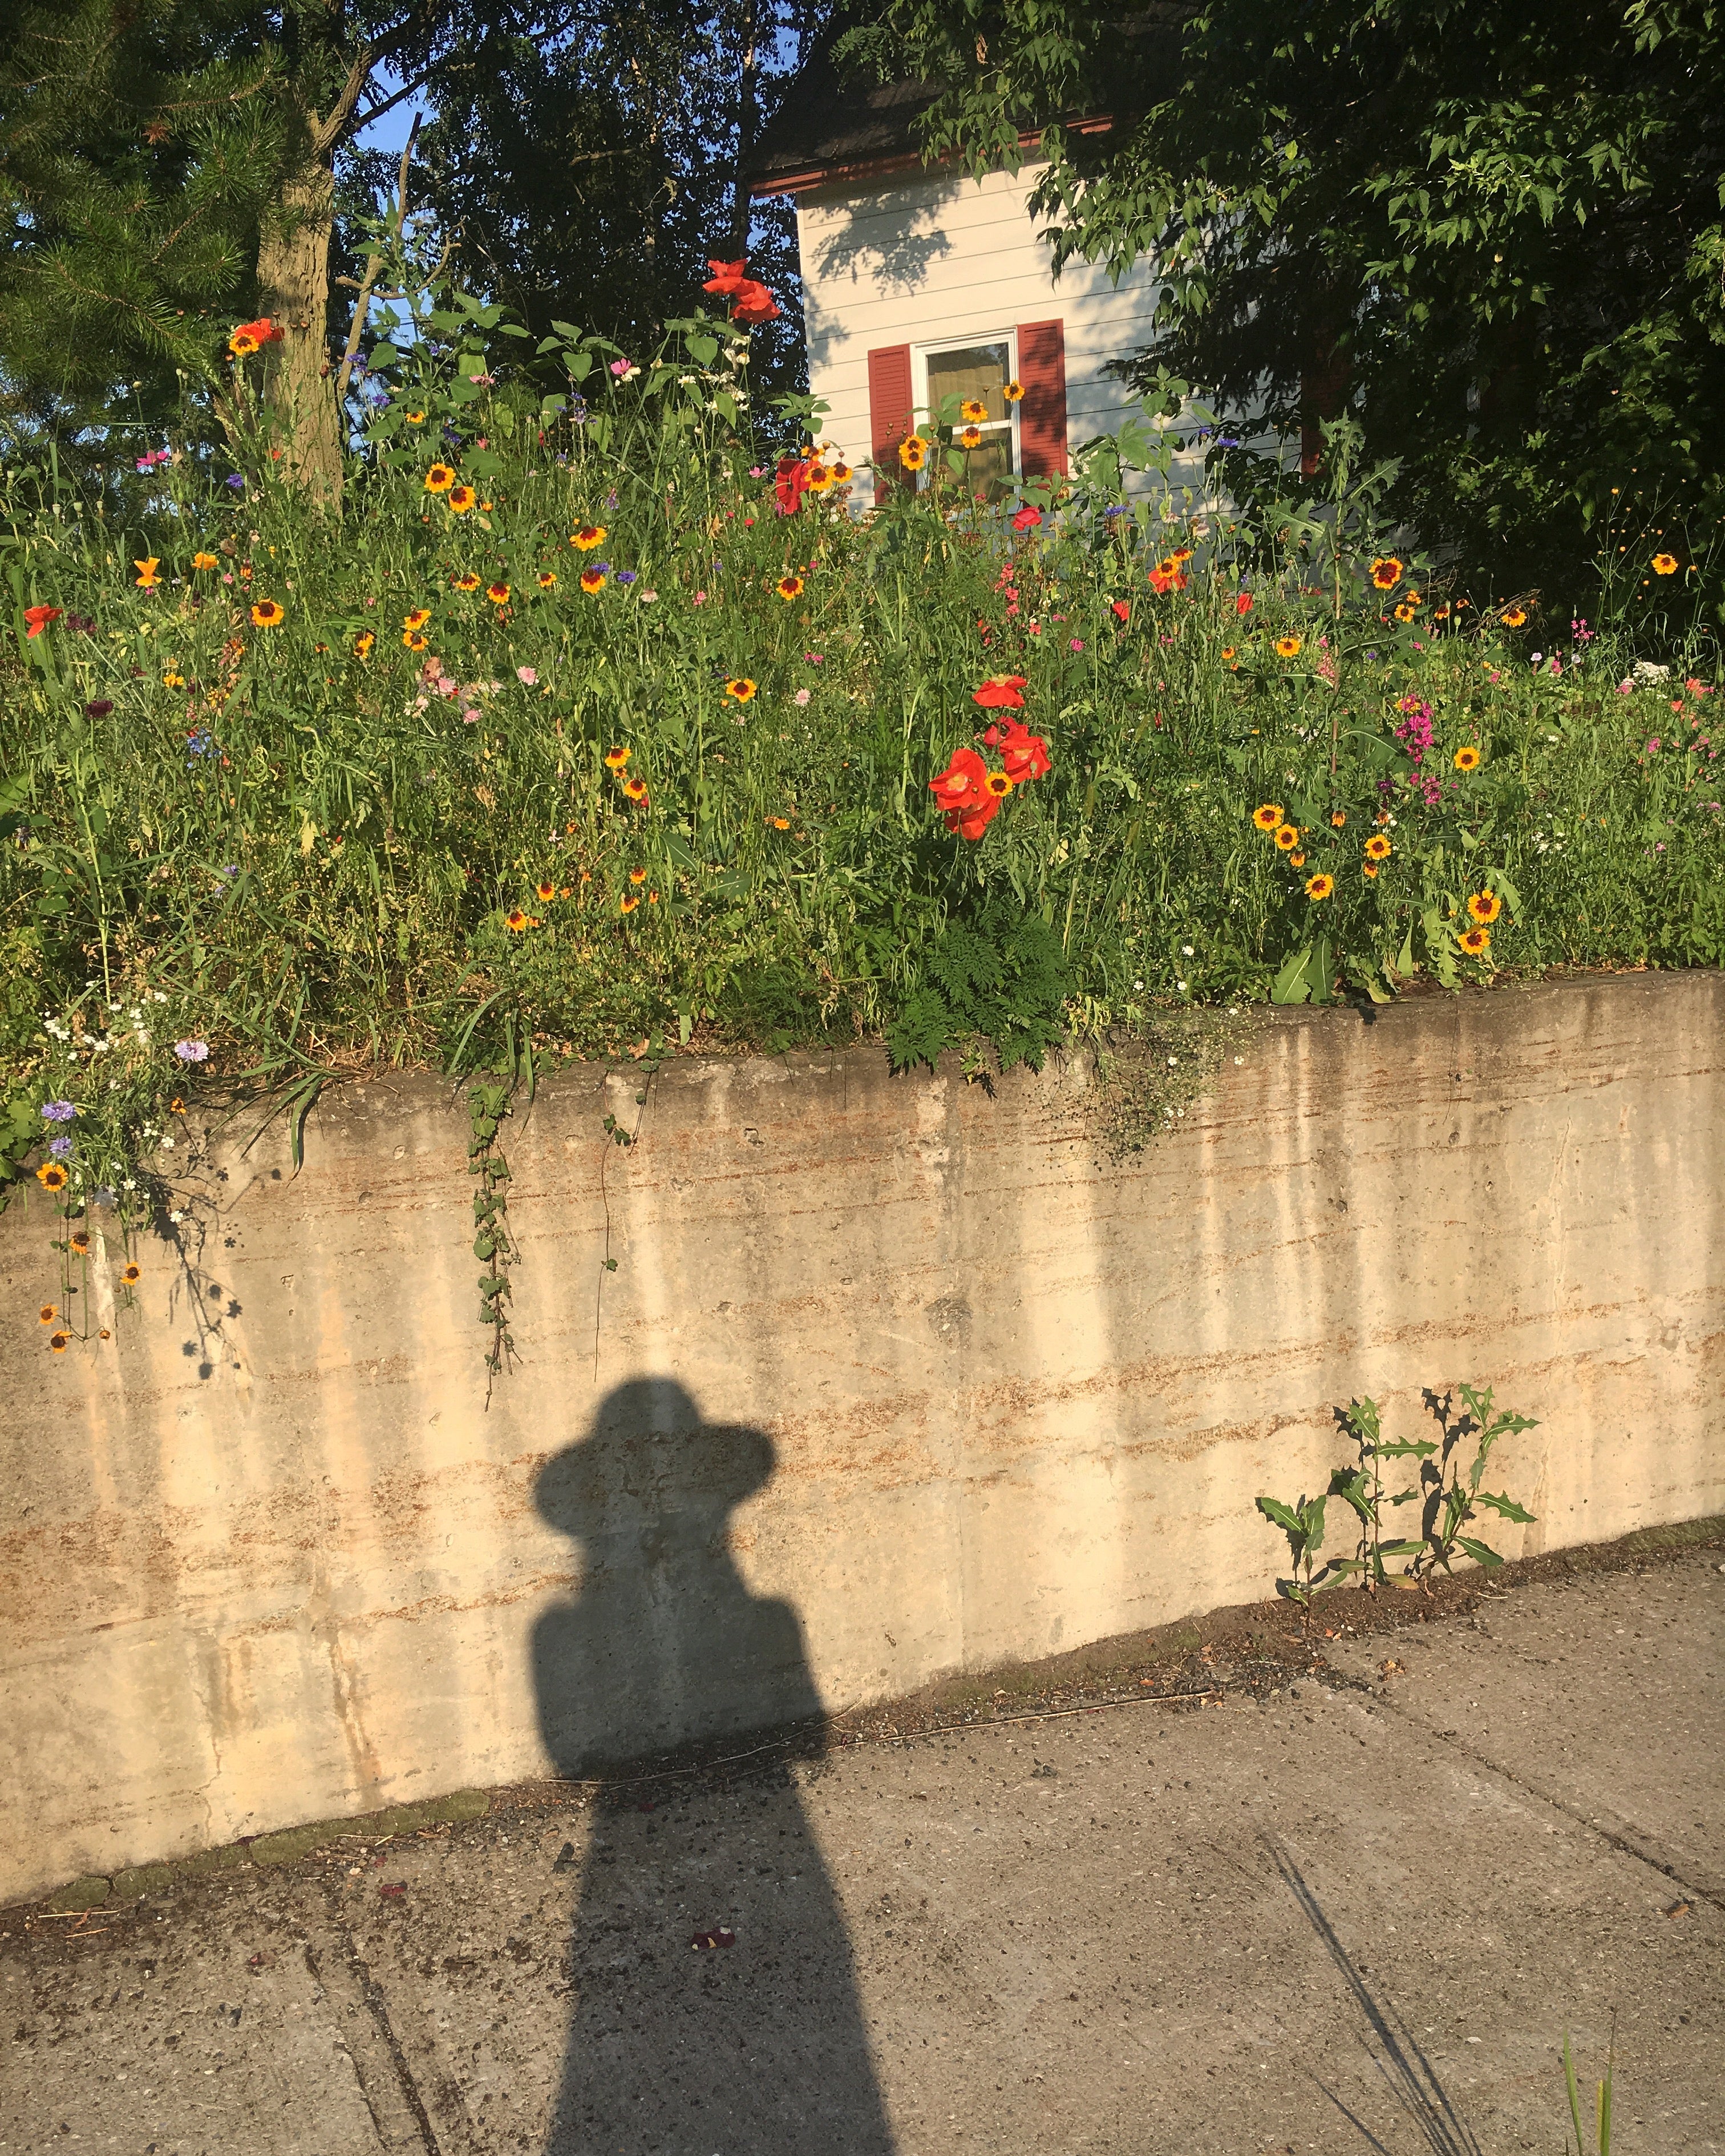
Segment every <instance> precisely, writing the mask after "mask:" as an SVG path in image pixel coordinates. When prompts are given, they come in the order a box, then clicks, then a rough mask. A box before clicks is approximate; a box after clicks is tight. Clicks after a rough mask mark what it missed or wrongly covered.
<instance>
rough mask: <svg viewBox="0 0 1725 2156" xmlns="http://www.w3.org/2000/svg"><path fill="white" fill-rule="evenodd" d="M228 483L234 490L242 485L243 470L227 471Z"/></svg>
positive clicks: (243, 482) (243, 479)
mask: <svg viewBox="0 0 1725 2156" xmlns="http://www.w3.org/2000/svg"><path fill="white" fill-rule="evenodd" d="M228 485H229V486H231V487H234V488H235V489H236V490H237V489H239V488H240V487H243V486H244V485H245V474H244V472H229V473H228Z"/></svg>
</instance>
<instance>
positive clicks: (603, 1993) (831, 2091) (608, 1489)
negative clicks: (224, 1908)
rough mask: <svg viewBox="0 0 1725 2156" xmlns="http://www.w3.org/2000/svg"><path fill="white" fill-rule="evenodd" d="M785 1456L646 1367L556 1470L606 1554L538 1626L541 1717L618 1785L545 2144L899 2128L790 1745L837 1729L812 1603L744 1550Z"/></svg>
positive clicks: (589, 2147) (869, 2137)
mask: <svg viewBox="0 0 1725 2156" xmlns="http://www.w3.org/2000/svg"><path fill="white" fill-rule="evenodd" d="M772 1472H773V1445H772V1441H771V1440H770V1439H768V1437H767V1436H766V1435H765V1434H764V1433H763V1432H762V1431H760V1430H749V1429H743V1428H726V1427H720V1426H715V1425H712V1424H706V1423H704V1422H703V1421H702V1419H701V1414H700V1411H699V1409H697V1408H696V1404H695V1403H694V1401H693V1400H692V1399H691V1398H690V1396H689V1395H688V1394H687V1393H686V1392H685V1391H684V1390H683V1389H682V1387H681V1386H680V1385H678V1384H676V1383H674V1382H673V1381H671V1380H670V1379H668V1378H639V1379H636V1380H634V1381H633V1382H631V1383H628V1384H625V1385H622V1386H619V1388H618V1389H616V1390H615V1391H614V1392H613V1393H611V1394H609V1395H608V1397H607V1399H605V1400H604V1402H603V1404H602V1405H601V1407H600V1409H599V1411H598V1414H597V1415H596V1417H595V1418H594V1421H593V1428H592V1430H591V1431H590V1432H589V1433H588V1435H587V1437H585V1438H584V1439H583V1440H582V1442H581V1443H580V1444H578V1445H572V1446H571V1447H570V1448H569V1449H568V1450H567V1451H564V1452H562V1453H559V1454H558V1455H557V1456H556V1457H555V1458H554V1459H552V1460H550V1461H549V1462H548V1463H547V1466H545V1468H544V1469H543V1470H542V1472H541V1474H540V1476H539V1478H538V1481H537V1484H536V1489H535V1498H536V1503H537V1505H538V1508H539V1510H540V1512H542V1515H543V1516H544V1517H545V1518H546V1519H547V1520H548V1521H549V1522H551V1524H552V1526H553V1527H557V1529H558V1530H559V1531H560V1532H562V1533H564V1534H567V1535H569V1536H571V1537H573V1538H574V1540H575V1541H576V1542H577V1543H578V1544H579V1545H580V1548H581V1552H582V1555H583V1561H584V1562H583V1573H582V1581H581V1587H580V1590H579V1593H578V1595H577V1596H576V1598H575V1599H574V1600H572V1601H571V1602H568V1603H565V1604H561V1605H560V1606H558V1607H557V1608H556V1609H552V1610H550V1611H548V1612H547V1614H545V1615H544V1616H543V1617H542V1618H541V1620H539V1623H538V1625H536V1627H535V1630H534V1634H533V1675H534V1682H535V1686H536V1697H537V1700H538V1707H539V1720H540V1727H541V1729H542V1732H543V1734H544V1738H545V1743H546V1747H547V1750H548V1751H549V1752H550V1753H551V1756H552V1759H553V1760H554V1761H555V1762H556V1764H557V1772H558V1774H561V1775H562V1776H565V1777H566V1778H567V1779H572V1780H573V1779H597V1780H598V1781H599V1782H600V1783H601V1785H602V1786H601V1789H600V1791H599V1794H598V1801H597V1803H596V1804H595V1807H594V1810H593V1819H592V1833H591V1837H590V1840H589V1842H588V1850H587V1854H586V1858H585V1861H584V1863H583V1871H582V1881H581V1895H580V1901H579V1905H578V1909H577V1912H576V1917H575V1928H574V1934H573V1938H572V1943H571V1948H570V1957H569V1963H568V1968H567V1974H568V1975H569V1977H570V1979H571V1982H572V1987H573V1997H574V2010H573V2014H572V2020H571V2026H570V2031H569V2043H568V2050H567V2056H566V2058H565V2061H564V2067H563V2076H562V2086H561V2088H560V2090H559V2092H558V2096H557V2104H556V2107H555V2111H554V2113H553V2117H552V2127H551V2132H550V2137H549V2139H548V2141H547V2156H588V2152H592V2156H600V2152H603V2156H612V2153H613V2152H615V2151H619V2150H621V2151H624V2152H627V2156H715V2152H718V2153H719V2156H793V2152H794V2153H795V2156H808V2152H809V2150H811V2149H817V2148H818V2149H820V2150H822V2151H823V2152H829V2156H889V2152H891V2148H892V2147H893V2141H892V2137H891V2133H890V2132H889V2130H888V2128H887V2124H886V2114H885V2111H884V2108H883V2106H882V2103H881V2099H880V2092H879V2089H878V2087H877V2086H876V2082H875V2070H874V2064H873V2061H872V2059H871V2057H870V2051H869V2045H868V2040H867V2036H866V2034H865V2029H864V2025H863V2018H862V2009H861V2005H860V2000H859V1999H858V1996H857V1990H856V1982H855V1969H854V1965H853V1960H852V1955H851V1948H850V1937H849V1933H848V1932H847V1930H846V1928H845V1920H844V1917H843V1915H842V1914H841V1912H840V1911H839V1905H838V1901H837V1897H835V1895H834V1892H833V1887H832V1883H831V1881H830V1880H829V1878H828V1876H827V1872H826V1867H825V1865H824V1862H823V1861H822V1858H821V1854H820V1850H819V1845H818V1844H817V1842H816V1840H815V1839H814V1835H813V1834H812V1833H811V1832H810V1830H809V1823H808V1820H807V1819H806V1817H805V1816H804V1814H803V1806H802V1802H801V1798H800V1794H799V1789H798V1779H797V1778H796V1777H795V1776H794V1775H793V1774H792V1773H790V1772H789V1771H788V1768H787V1762H788V1761H790V1760H803V1761H819V1759H821V1758H823V1757H824V1753H825V1749H826V1732H825V1727H824V1722H823V1720H822V1708H821V1702H820V1699H819V1694H818V1693H817V1692H816V1691H815V1688H814V1681H813V1679H812V1678H811V1676H809V1666H808V1661H807V1657H806V1655H805V1653H804V1650H803V1628H802V1625H801V1624H800V1622H799V1621H798V1617H797V1614H796V1612H795V1610H794V1609H793V1608H792V1607H791V1606H790V1604H788V1603H785V1602H779V1601H774V1600H771V1599H767V1598H764V1597H762V1596H757V1595H754V1594H751V1593H750V1592H749V1589H748V1588H747V1584H745V1582H744V1581H743V1578H742V1575H741V1574H740V1573H739V1572H738V1571H737V1567H736V1564H735V1563H734V1562H733V1560H732V1554H731V1543H732V1524H731V1520H732V1513H733V1512H735V1511H736V1509H737V1507H738V1506H740V1505H741V1504H742V1503H743V1502H744V1501H746V1500H747V1499H748V1498H749V1497H751V1496H753V1495H755V1493H756V1492H757V1491H760V1490H762V1489H763V1488H764V1487H765V1486H766V1485H767V1483H768V1481H769V1479H770V1478H771V1476H772ZM768 1732H774V1733H776V1734H777V1735H778V1736H779V1737H780V1738H781V1739H782V1741H781V1742H779V1743H774V1744H773V1745H770V1746H768V1747H767V1748H765V1749H763V1750H762V1753H760V1755H759V1760H760V1762H762V1764H757V1763H755V1762H746V1763H742V1764H741V1766H740V1768H732V1769H725V1770H720V1771H718V1772H716V1773H715V1772H713V1771H708V1772H706V1773H703V1774H696V1775H682V1776H675V1777H670V1778H669V1779H663V1780H657V1781H653V1780H642V1779H639V1777H640V1775H641V1774H642V1773H643V1772H644V1771H645V1772H647V1773H649V1774H650V1773H651V1772H652V1771H653V1756H654V1755H655V1753H664V1752H666V1751H668V1750H670V1749H671V1748H674V1747H676V1746H679V1745H681V1744H685V1743H688V1742H689V1741H691V1740H693V1739H701V1738H734V1739H735V1740H736V1741H735V1743H727V1744H726V1746H725V1749H726V1751H727V1752H729V1751H746V1750H747V1748H748V1747H749V1742H750V1739H751V1737H753V1738H755V1740H756V1741H757V1742H760V1743H763V1744H765V1741H766V1738H767V1736H768ZM630 1763H634V1773H633V1774H631V1773H630V1772H629V1764H630ZM643 1763H644V1766H643ZM696 1942H699V1943H696Z"/></svg>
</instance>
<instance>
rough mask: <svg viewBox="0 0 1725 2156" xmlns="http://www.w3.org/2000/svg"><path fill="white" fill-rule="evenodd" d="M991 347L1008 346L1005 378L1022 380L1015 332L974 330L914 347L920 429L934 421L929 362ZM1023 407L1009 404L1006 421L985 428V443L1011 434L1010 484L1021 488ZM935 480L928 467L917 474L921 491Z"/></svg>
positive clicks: (913, 377) (914, 399) (913, 395)
mask: <svg viewBox="0 0 1725 2156" xmlns="http://www.w3.org/2000/svg"><path fill="white" fill-rule="evenodd" d="M989 344H1004V346H1006V377H1005V378H1006V380H1007V381H1008V382H1016V381H1017V380H1018V379H1019V333H1018V331H1017V330H1015V329H999V330H973V331H971V333H970V335H969V336H952V337H937V338H935V339H934V340H932V341H931V342H929V343H927V344H916V343H913V344H912V345H911V406H912V408H913V409H914V410H915V411H916V412H919V413H922V414H923V415H924V417H923V418H922V419H919V420H918V421H917V424H918V425H919V426H922V425H932V419H931V418H929V417H928V416H927V415H928V362H929V361H930V360H931V359H938V358H939V357H941V355H942V352H974V351H976V350H977V348H978V346H982V345H989ZM1022 408H1023V407H1022V405H1021V404H1009V405H1008V406H1007V408H1006V418H1005V419H1004V421H1002V420H999V419H990V420H988V421H987V422H986V423H984V425H983V439H984V440H985V441H986V440H987V439H988V436H989V435H991V434H999V433H1001V432H1002V431H1003V430H1004V431H1005V432H1006V433H1007V434H1009V437H1010V439H1011V443H1012V473H1011V480H1010V484H1011V485H1014V486H1016V485H1019V482H1020V481H1021V480H1023V478H1024V449H1023V445H1022V444H1021V443H1020V441H1019V412H1020V411H1021V410H1022ZM931 480H932V473H931V472H930V471H929V470H927V468H925V469H924V470H922V471H920V472H918V473H917V474H916V485H917V487H918V489H919V490H920V489H922V488H923V487H926V486H927V485H929V483H930V481H931Z"/></svg>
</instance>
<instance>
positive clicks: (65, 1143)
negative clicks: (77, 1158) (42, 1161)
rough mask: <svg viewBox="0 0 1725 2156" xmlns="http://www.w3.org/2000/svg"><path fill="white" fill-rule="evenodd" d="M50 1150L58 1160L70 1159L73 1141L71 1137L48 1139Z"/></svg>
mask: <svg viewBox="0 0 1725 2156" xmlns="http://www.w3.org/2000/svg"><path fill="white" fill-rule="evenodd" d="M48 1150H49V1152H51V1153H52V1154H53V1155H54V1158H55V1159H56V1160H69V1159H70V1158H71V1157H72V1141H71V1140H70V1138H50V1139H49V1141H48Z"/></svg>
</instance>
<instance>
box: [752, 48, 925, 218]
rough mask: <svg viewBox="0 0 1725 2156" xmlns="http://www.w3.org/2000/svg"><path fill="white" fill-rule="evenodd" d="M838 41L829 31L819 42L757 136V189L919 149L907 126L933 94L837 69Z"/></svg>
mask: <svg viewBox="0 0 1725 2156" xmlns="http://www.w3.org/2000/svg"><path fill="white" fill-rule="evenodd" d="M842 34H843V31H842V29H841V28H834V29H831V30H829V31H828V32H827V33H825V35H824V36H823V37H822V38H819V41H818V42H817V43H816V44H815V47H814V50H813V52H811V53H810V54H809V58H808V59H807V60H805V61H804V63H803V66H802V68H801V69H799V70H798V74H797V76H796V79H795V80H794V81H793V83H792V84H791V86H790V88H789V89H788V90H787V92H786V93H785V98H784V102H783V104H782V105H780V106H779V108H778V112H777V113H776V114H775V115H773V119H772V120H771V121H768V124H767V126H765V127H764V128H763V129H762V131H761V135H760V138H759V140H758V141H757V142H756V144H755V149H754V155H753V156H752V157H751V158H750V160H749V177H750V178H751V179H752V181H753V182H754V183H755V185H756V186H757V187H760V186H762V184H763V183H770V182H772V181H773V180H774V179H783V178H788V177H790V176H791V175H792V174H793V173H798V172H813V171H814V170H816V169H817V168H819V167H830V166H842V165H860V164H871V163H873V162H874V161H875V159H876V158H878V157H910V156H911V155H913V154H915V152H916V150H917V149H918V147H919V145H918V144H917V142H916V139H915V137H914V136H913V135H912V133H911V122H912V121H914V120H915V119H916V115H918V113H920V112H922V111H924V110H927V107H928V106H929V105H932V103H933V101H934V96H935V93H934V90H933V89H932V87H931V86H930V85H927V84H926V83H921V82H879V81H875V80H872V79H871V78H870V76H869V75H868V74H866V73H864V74H857V73H855V72H854V71H850V70H845V69H840V67H839V64H838V62H837V60H836V59H834V56H833V48H834V45H835V44H837V43H838V40H839V37H840V36H841V35H842Z"/></svg>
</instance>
